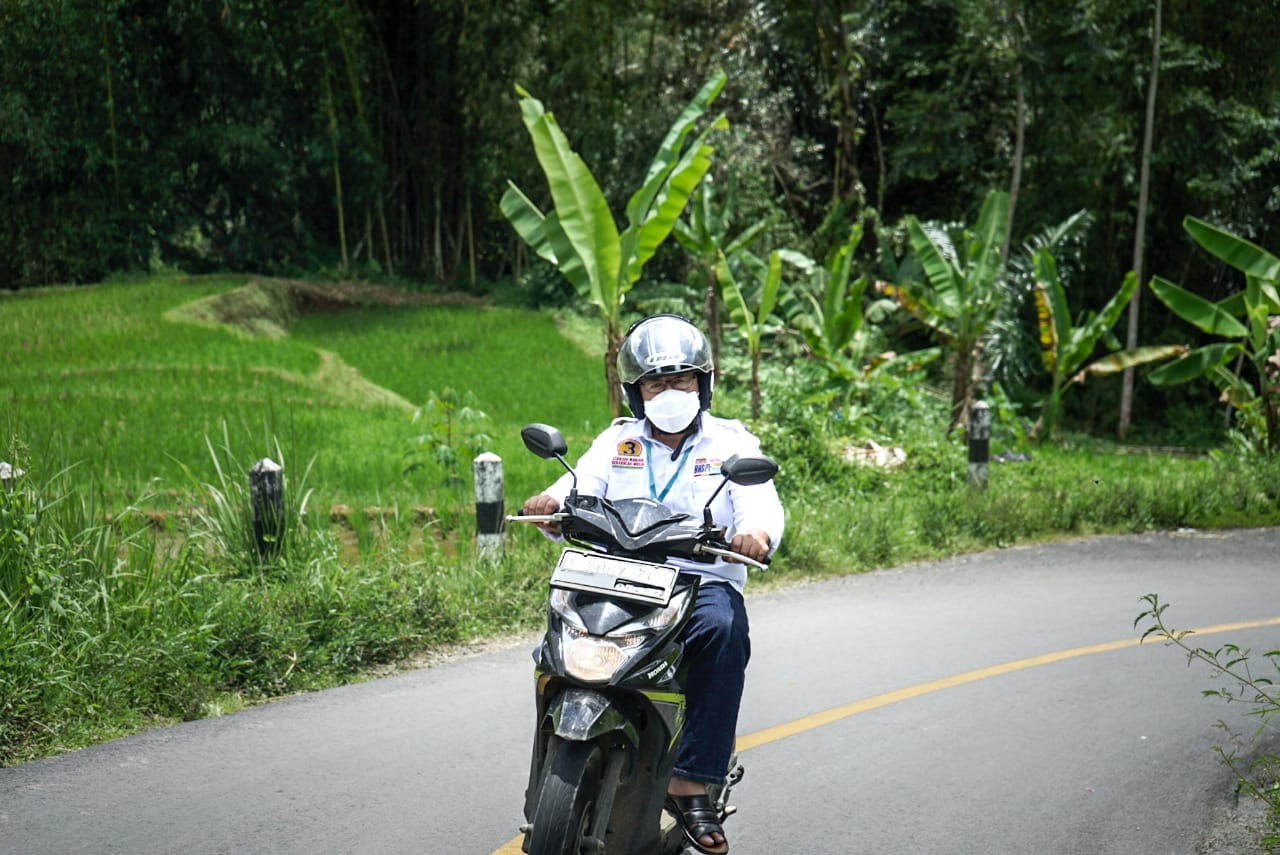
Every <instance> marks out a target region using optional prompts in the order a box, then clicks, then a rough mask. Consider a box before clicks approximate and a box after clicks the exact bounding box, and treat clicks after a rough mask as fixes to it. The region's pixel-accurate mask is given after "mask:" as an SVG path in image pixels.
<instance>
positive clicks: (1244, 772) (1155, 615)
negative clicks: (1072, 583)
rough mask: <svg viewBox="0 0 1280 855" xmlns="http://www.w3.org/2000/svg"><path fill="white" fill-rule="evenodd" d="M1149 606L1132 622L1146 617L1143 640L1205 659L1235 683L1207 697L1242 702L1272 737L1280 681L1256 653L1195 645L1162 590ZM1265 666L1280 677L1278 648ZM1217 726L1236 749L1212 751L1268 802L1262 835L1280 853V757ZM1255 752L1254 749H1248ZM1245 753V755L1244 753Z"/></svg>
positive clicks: (1241, 786) (1244, 787) (1245, 788)
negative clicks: (1259, 667) (1171, 614)
mask: <svg viewBox="0 0 1280 855" xmlns="http://www.w3.org/2000/svg"><path fill="white" fill-rule="evenodd" d="M1142 600H1143V602H1145V603H1146V604H1147V605H1148V606H1149V608H1148V609H1147V610H1146V611H1143V612H1142V613H1141V614H1139V615H1138V617H1137V618H1135V619H1134V622H1133V625H1134V627H1135V628H1136V627H1137V626H1138V624H1140V623H1142V622H1144V621H1147V622H1149V625H1148V626H1147V628H1146V629H1145V630H1144V631H1143V633H1142V641H1144V642H1145V641H1146V640H1147V639H1148V638H1156V639H1160V640H1162V641H1164V642H1165V643H1166V644H1170V645H1173V646H1174V647H1177V648H1179V649H1180V650H1182V652H1183V653H1185V654H1186V656H1187V664H1188V665H1190V664H1191V663H1193V662H1202V663H1204V664H1206V665H1208V666H1209V667H1210V668H1212V669H1213V673H1214V675H1215V676H1216V677H1220V678H1225V679H1226V680H1228V681H1230V682H1231V683H1233V684H1234V685H1232V686H1228V687H1225V688H1216V689H1204V690H1202V691H1201V693H1200V694H1201V695H1202V696H1204V697H1211V698H1218V699H1220V700H1222V701H1225V702H1227V703H1243V704H1245V705H1247V706H1248V707H1249V710H1248V712H1247V713H1246V714H1247V715H1251V716H1255V717H1257V718H1258V719H1259V722H1260V723H1259V725H1258V730H1257V732H1256V733H1255V734H1254V740H1253V742H1254V743H1255V744H1256V742H1257V739H1258V737H1259V736H1262V735H1268V736H1270V737H1273V738H1274V736H1275V735H1276V733H1277V731H1278V730H1280V728H1277V727H1276V724H1275V721H1274V719H1273V716H1275V715H1276V714H1277V713H1280V683H1277V680H1276V678H1273V677H1271V676H1267V675H1266V674H1256V673H1254V671H1255V668H1254V665H1253V662H1256V660H1254V659H1253V654H1252V653H1251V651H1250V650H1248V649H1247V648H1242V647H1240V646H1239V645H1236V644H1224V645H1223V646H1221V647H1219V648H1217V649H1216V650H1210V649H1208V648H1206V647H1196V646H1193V645H1192V644H1190V643H1189V642H1188V641H1187V638H1188V636H1190V635H1192V632H1191V631H1190V630H1179V629H1173V628H1171V627H1170V626H1169V625H1168V624H1167V623H1166V622H1165V618H1164V613H1165V610H1166V609H1168V608H1169V604H1168V603H1161V602H1160V598H1159V595H1158V594H1147V595H1146V596H1145V597H1143V598H1142ZM1262 659H1263V660H1264V662H1265V663H1266V664H1267V666H1268V667H1269V668H1271V669H1273V670H1274V671H1275V673H1276V675H1277V676H1280V650H1271V651H1268V652H1267V653H1264V654H1262ZM1218 726H1219V727H1220V728H1222V729H1223V730H1224V731H1225V732H1226V733H1227V734H1228V735H1230V736H1231V740H1232V743H1233V745H1232V747H1231V748H1224V747H1223V746H1221V745H1217V746H1214V750H1215V751H1216V752H1217V753H1218V755H1219V756H1220V757H1221V758H1222V762H1223V763H1224V764H1225V765H1226V766H1227V768H1228V769H1230V770H1231V772H1232V774H1234V775H1235V776H1236V780H1237V785H1236V786H1237V791H1238V792H1243V793H1245V794H1246V795H1248V796H1251V797H1252V798H1255V799H1259V800H1260V801H1262V802H1264V803H1265V804H1266V805H1267V810H1268V829H1267V830H1266V831H1264V833H1263V839H1262V843H1263V845H1264V847H1265V851H1267V852H1276V851H1280V756H1277V755H1275V754H1270V753H1266V752H1263V753H1261V754H1258V755H1257V756H1254V757H1249V756H1248V755H1247V754H1245V752H1247V751H1248V750H1249V743H1248V742H1247V741H1246V740H1244V739H1243V738H1242V737H1241V736H1240V734H1239V733H1238V732H1237V731H1235V730H1234V729H1233V728H1231V727H1230V726H1229V725H1228V724H1227V723H1226V722H1223V721H1219V722H1218ZM1250 753H1251V752H1250ZM1242 755H1243V756H1242Z"/></svg>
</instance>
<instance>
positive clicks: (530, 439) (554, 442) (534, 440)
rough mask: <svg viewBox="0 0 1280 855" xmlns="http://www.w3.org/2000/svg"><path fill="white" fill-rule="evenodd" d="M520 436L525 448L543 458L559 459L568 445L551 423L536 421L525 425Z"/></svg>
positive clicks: (567, 448)
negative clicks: (537, 422) (538, 422)
mask: <svg viewBox="0 0 1280 855" xmlns="http://www.w3.org/2000/svg"><path fill="white" fill-rule="evenodd" d="M520 438H521V439H522V440H524V447H525V448H527V449H529V450H530V451H532V452H533V453H534V454H536V455H537V456H539V457H541V458H542V459H543V460H560V459H562V458H563V457H564V455H565V452H567V451H568V450H569V446H568V445H566V444H565V441H564V437H563V436H561V435H560V431H558V430H556V429H555V428H553V427H552V426H551V425H543V424H536V423H535V424H531V425H526V426H525V427H524V429H523V430H521V431H520Z"/></svg>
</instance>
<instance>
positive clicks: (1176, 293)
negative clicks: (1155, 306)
mask: <svg viewBox="0 0 1280 855" xmlns="http://www.w3.org/2000/svg"><path fill="white" fill-rule="evenodd" d="M1151 290H1152V291H1153V292H1155V295H1156V297H1158V298H1159V299H1160V302H1162V303H1164V304H1165V305H1166V306H1168V307H1169V308H1170V309H1171V310H1172V311H1173V312H1174V313H1175V314H1176V315H1178V316H1179V317H1180V318H1182V319H1183V320H1184V321H1187V322H1188V323H1190V324H1193V325H1194V326H1196V327H1199V328H1200V329H1202V330H1204V331H1205V332H1207V333H1211V334H1213V335H1220V336H1224V337H1226V338H1244V337H1245V336H1246V335H1248V333H1249V331H1248V329H1246V328H1245V326H1244V325H1243V324H1241V323H1240V322H1239V321H1237V320H1236V319H1235V318H1234V317H1232V316H1231V315H1229V314H1227V313H1226V312H1225V311H1223V310H1222V309H1221V308H1220V307H1219V306H1217V305H1215V304H1213V303H1210V302H1209V301H1208V300H1206V299H1204V298H1203V297H1198V296H1196V295H1195V294H1192V293H1191V292H1190V291H1187V290H1186V289H1184V288H1180V287H1178V286H1177V285H1175V284H1173V283H1172V282H1170V281H1169V280H1167V279H1163V278H1161V277H1159V276H1153V277H1151Z"/></svg>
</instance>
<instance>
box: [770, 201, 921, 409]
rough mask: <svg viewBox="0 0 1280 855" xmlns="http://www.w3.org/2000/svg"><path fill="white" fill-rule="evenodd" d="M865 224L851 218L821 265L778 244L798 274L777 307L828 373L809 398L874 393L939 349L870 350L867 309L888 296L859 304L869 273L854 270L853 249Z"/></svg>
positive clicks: (884, 305) (841, 398)
mask: <svg viewBox="0 0 1280 855" xmlns="http://www.w3.org/2000/svg"><path fill="white" fill-rule="evenodd" d="M863 230H864V228H863V224H862V223H857V224H855V225H854V226H853V227H852V228H851V229H850V231H849V238H848V240H846V241H845V243H844V244H843V245H841V246H840V247H839V248H838V249H836V251H835V252H833V253H832V254H831V256H830V257H829V258H828V260H827V263H826V264H825V265H819V264H817V263H816V262H815V261H813V259H811V258H809V257H808V256H806V255H804V254H803V253H799V252H795V251H792V250H779V251H778V255H779V257H780V259H781V261H783V262H785V263H787V264H788V265H790V266H792V267H794V268H796V269H797V270H798V271H799V272H800V274H801V276H802V279H801V281H800V282H799V283H797V284H796V286H795V287H791V288H785V289H782V291H781V293H780V294H779V295H778V305H779V311H780V313H781V314H782V315H783V316H784V317H785V318H786V322H787V326H788V328H789V329H792V330H795V331H796V332H798V333H799V334H800V335H801V337H803V339H804V342H805V345H806V347H807V348H808V350H809V353H811V354H812V355H813V356H814V358H815V359H816V360H817V362H818V363H819V364H820V365H821V366H822V368H823V370H825V371H826V374H827V382H828V386H827V388H825V389H822V390H819V391H818V392H817V393H816V394H815V395H814V396H813V397H812V398H811V400H812V401H824V402H827V403H831V402H839V403H840V404H841V405H844V404H848V403H850V402H852V401H853V400H854V399H862V400H865V399H867V398H868V397H874V395H873V394H872V393H874V392H875V390H876V389H877V387H882V388H889V387H892V386H894V385H896V384H900V383H902V382H903V381H902V379H901V378H902V377H903V376H904V375H907V374H911V373H914V372H918V371H919V369H920V368H921V366H923V365H926V364H927V363H929V362H932V361H933V360H934V359H936V358H937V357H938V355H939V353H938V350H937V349H936V348H931V349H925V350H918V351H912V352H911V353H906V354H896V353H892V352H886V353H876V354H868V350H869V348H870V347H871V345H872V342H873V336H872V334H871V328H870V327H869V325H868V323H867V319H868V312H874V311H877V310H884V309H886V308H887V306H888V305H889V302H890V301H888V300H881V301H879V304H880V305H877V303H876V302H875V301H873V302H871V303H870V304H868V305H867V306H864V305H863V302H864V298H865V297H866V292H867V284H868V277H867V276H866V275H865V274H861V275H858V276H856V277H855V276H854V275H853V274H854V268H855V264H854V252H855V251H856V249H857V247H858V244H859V243H861V241H862V235H863Z"/></svg>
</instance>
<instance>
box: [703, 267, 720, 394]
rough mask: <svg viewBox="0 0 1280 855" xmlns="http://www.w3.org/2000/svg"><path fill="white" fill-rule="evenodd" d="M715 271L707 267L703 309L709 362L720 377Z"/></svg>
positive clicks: (718, 305)
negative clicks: (708, 344)
mask: <svg viewBox="0 0 1280 855" xmlns="http://www.w3.org/2000/svg"><path fill="white" fill-rule="evenodd" d="M716 284H717V283H716V271H715V268H714V267H708V268H707V294H706V300H705V303H706V305H705V307H704V311H705V312H706V315H707V338H708V339H709V340H710V341H711V364H712V366H713V367H714V369H715V377H716V378H717V379H719V377H720V297H719V293H718V292H717V290H716Z"/></svg>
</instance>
